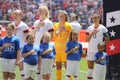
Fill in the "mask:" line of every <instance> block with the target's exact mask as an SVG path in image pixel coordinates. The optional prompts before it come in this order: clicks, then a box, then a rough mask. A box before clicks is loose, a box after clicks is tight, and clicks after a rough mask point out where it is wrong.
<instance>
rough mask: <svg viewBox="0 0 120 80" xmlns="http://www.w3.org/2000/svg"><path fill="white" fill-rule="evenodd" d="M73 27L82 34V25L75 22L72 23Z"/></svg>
mask: <svg viewBox="0 0 120 80" xmlns="http://www.w3.org/2000/svg"><path fill="white" fill-rule="evenodd" d="M70 24H71V25H72V27H73V29H75V30H77V31H78V32H80V30H81V28H82V26H81V25H80V23H78V22H77V21H73V22H71V23H70Z"/></svg>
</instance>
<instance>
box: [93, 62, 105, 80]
mask: <svg viewBox="0 0 120 80" xmlns="http://www.w3.org/2000/svg"><path fill="white" fill-rule="evenodd" d="M105 77H106V65H101V64H96V65H95V68H94V80H105Z"/></svg>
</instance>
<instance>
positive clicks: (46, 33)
mask: <svg viewBox="0 0 120 80" xmlns="http://www.w3.org/2000/svg"><path fill="white" fill-rule="evenodd" d="M45 35H50V33H49V32H45V33H44V34H43V36H42V38H41V41H40V43H43V38H44V37H45ZM50 37H51V35H50Z"/></svg>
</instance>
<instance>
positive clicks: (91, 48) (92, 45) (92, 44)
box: [87, 24, 108, 53]
mask: <svg viewBox="0 0 120 80" xmlns="http://www.w3.org/2000/svg"><path fill="white" fill-rule="evenodd" d="M93 30H95V28H94V25H91V26H89V27H88V29H87V32H88V33H91V32H92V31H93ZM97 30H98V33H96V34H94V35H93V36H92V37H91V39H90V41H89V44H88V53H91V52H97V51H98V50H97V45H98V43H100V42H102V41H103V38H104V35H103V34H104V33H106V32H108V30H107V28H106V27H105V26H103V25H101V24H100V25H99V27H98V28H97Z"/></svg>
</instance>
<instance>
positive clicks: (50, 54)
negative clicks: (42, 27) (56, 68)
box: [40, 32, 56, 80]
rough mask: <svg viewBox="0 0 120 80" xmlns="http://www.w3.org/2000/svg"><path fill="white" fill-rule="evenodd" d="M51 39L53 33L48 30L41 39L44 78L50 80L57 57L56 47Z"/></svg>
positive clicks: (43, 79)
mask: <svg viewBox="0 0 120 80" xmlns="http://www.w3.org/2000/svg"><path fill="white" fill-rule="evenodd" d="M50 41H51V35H50V34H49V33H48V32H46V33H45V34H44V35H43V37H42V40H41V44H40V52H41V57H42V62H41V63H42V64H41V73H42V80H50V77H51V73H52V68H53V63H54V58H55V54H56V51H55V48H54V44H53V43H52V42H50Z"/></svg>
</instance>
